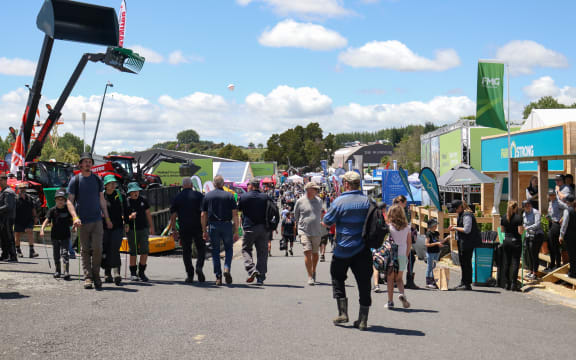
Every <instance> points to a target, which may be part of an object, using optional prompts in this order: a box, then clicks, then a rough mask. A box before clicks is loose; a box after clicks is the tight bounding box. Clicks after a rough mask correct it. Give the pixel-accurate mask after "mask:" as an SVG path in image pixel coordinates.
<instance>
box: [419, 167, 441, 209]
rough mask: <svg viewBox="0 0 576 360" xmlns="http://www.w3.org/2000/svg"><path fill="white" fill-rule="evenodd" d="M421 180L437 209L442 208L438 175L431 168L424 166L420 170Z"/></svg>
mask: <svg viewBox="0 0 576 360" xmlns="http://www.w3.org/2000/svg"><path fill="white" fill-rule="evenodd" d="M420 181H421V182H422V187H423V188H424V189H425V190H426V192H427V193H428V196H430V200H432V203H433V204H434V206H436V209H438V210H441V209H442V205H441V204H440V190H439V189H438V180H436V175H434V171H432V169H430V168H424V169H422V170H420Z"/></svg>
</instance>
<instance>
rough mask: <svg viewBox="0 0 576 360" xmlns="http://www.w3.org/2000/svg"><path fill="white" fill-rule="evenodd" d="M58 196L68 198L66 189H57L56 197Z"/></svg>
mask: <svg viewBox="0 0 576 360" xmlns="http://www.w3.org/2000/svg"><path fill="white" fill-rule="evenodd" d="M56 198H64V199H66V190H64V189H58V190H56V193H55V194H54V199H56Z"/></svg>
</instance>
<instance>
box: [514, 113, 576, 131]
mask: <svg viewBox="0 0 576 360" xmlns="http://www.w3.org/2000/svg"><path fill="white" fill-rule="evenodd" d="M571 121H576V109H532V111H531V112H530V115H529V116H528V119H526V121H525V122H524V125H522V127H521V128H520V130H531V129H537V128H543V127H549V126H554V125H562V124H565V123H568V122H571Z"/></svg>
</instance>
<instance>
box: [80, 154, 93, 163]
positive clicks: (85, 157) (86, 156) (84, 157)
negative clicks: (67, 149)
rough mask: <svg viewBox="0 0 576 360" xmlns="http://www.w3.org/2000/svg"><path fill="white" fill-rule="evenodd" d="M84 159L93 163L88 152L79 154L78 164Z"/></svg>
mask: <svg viewBox="0 0 576 360" xmlns="http://www.w3.org/2000/svg"><path fill="white" fill-rule="evenodd" d="M84 159H90V160H92V161H94V159H93V158H92V154H90V153H89V152H83V153H82V154H80V160H78V162H79V163H81V162H82V160H84Z"/></svg>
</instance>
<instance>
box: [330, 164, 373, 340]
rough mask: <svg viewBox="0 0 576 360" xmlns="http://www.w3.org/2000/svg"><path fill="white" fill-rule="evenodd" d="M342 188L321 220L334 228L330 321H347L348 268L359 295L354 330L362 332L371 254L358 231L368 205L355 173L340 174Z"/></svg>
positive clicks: (368, 299)
mask: <svg viewBox="0 0 576 360" xmlns="http://www.w3.org/2000/svg"><path fill="white" fill-rule="evenodd" d="M342 187H343V190H344V192H343V193H342V195H340V196H339V197H338V198H337V199H336V200H334V202H333V203H332V206H331V207H330V209H329V210H328V213H326V215H325V216H324V220H323V225H324V226H326V227H330V226H331V225H334V224H335V225H336V238H335V240H334V242H335V246H334V252H333V256H332V263H331V264H330V274H331V275H332V290H333V294H334V298H335V299H336V302H337V304H338V317H337V318H335V319H334V324H335V325H338V324H342V323H347V322H348V298H347V297H346V277H347V273H348V269H351V270H352V273H353V274H354V277H355V278H356V284H357V286H358V293H359V295H360V310H359V315H358V320H357V321H355V322H354V327H356V328H358V329H360V330H366V328H367V327H368V312H369V310H370V306H371V305H372V297H371V294H370V292H371V284H370V282H371V278H372V253H371V252H370V249H369V248H367V247H366V246H365V244H364V239H362V230H363V228H364V221H365V220H366V216H367V215H368V208H369V207H370V202H369V200H368V197H367V196H365V195H364V194H362V191H361V190H360V175H359V174H358V173H357V172H354V171H349V172H347V173H346V174H344V177H343V178H342Z"/></svg>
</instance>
